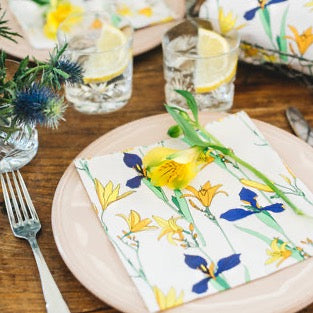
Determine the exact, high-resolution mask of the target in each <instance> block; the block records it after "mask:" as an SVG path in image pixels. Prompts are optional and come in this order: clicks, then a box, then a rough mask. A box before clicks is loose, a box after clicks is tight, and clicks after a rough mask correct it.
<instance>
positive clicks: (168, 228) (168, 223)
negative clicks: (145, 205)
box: [153, 216, 184, 245]
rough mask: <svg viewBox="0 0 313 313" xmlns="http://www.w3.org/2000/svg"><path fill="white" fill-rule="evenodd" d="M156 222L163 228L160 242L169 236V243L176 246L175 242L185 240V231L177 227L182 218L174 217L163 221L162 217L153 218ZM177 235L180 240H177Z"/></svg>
mask: <svg viewBox="0 0 313 313" xmlns="http://www.w3.org/2000/svg"><path fill="white" fill-rule="evenodd" d="M153 218H154V220H155V221H156V222H157V223H158V225H159V226H160V227H161V228H162V231H161V233H160V235H159V237H158V240H160V239H161V238H162V237H163V236H165V235H167V240H168V242H169V243H171V244H173V245H176V242H175V241H174V239H175V240H180V241H181V240H183V239H184V236H183V231H184V229H183V228H182V227H180V226H179V225H177V223H176V222H177V220H178V219H179V218H180V217H176V218H174V217H173V216H172V217H171V218H169V219H168V220H165V219H163V218H162V217H158V216H153ZM175 234H177V235H178V238H175V237H174V236H175Z"/></svg>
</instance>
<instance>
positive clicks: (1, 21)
mask: <svg viewBox="0 0 313 313" xmlns="http://www.w3.org/2000/svg"><path fill="white" fill-rule="evenodd" d="M0 11H1V7H0ZM7 24H8V20H6V19H5V12H3V13H2V14H1V15H0V37H3V38H6V39H8V40H11V41H13V42H16V40H15V39H14V37H22V36H21V35H19V34H18V33H15V32H12V31H11V29H10V28H9V27H8V25H7Z"/></svg>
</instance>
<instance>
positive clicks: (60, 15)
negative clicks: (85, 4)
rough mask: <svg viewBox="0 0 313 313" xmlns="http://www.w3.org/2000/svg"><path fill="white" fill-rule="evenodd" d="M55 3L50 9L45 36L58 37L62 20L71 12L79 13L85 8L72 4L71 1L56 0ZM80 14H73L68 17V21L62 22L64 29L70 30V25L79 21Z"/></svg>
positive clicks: (45, 26) (44, 29) (44, 30)
mask: <svg viewBox="0 0 313 313" xmlns="http://www.w3.org/2000/svg"><path fill="white" fill-rule="evenodd" d="M53 3H54V5H52V6H51V9H50V10H49V11H48V13H47V16H46V23H45V25H44V27H43V32H44V34H45V36H47V37H48V38H49V39H56V34H57V30H58V28H59V26H60V24H61V23H62V22H64V20H65V19H66V18H67V17H68V16H69V15H71V14H79V13H82V12H83V8H82V7H79V6H76V5H73V4H71V3H70V2H69V1H54V2H53ZM79 20H80V18H79V17H78V16H73V17H72V18H69V19H67V21H66V23H65V22H64V23H63V24H62V30H63V31H69V29H70V27H72V26H73V25H74V24H76V23H77V22H79Z"/></svg>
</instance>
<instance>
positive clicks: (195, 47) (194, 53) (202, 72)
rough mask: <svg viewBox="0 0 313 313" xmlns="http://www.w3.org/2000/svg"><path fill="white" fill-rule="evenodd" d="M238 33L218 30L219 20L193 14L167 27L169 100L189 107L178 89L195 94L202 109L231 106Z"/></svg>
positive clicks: (166, 75)
mask: <svg viewBox="0 0 313 313" xmlns="http://www.w3.org/2000/svg"><path fill="white" fill-rule="evenodd" d="M239 43H240V39H239V35H238V32H237V31H235V30H233V31H230V32H228V33H227V34H222V33H221V32H220V31H219V24H218V22H217V21H208V20H205V19H200V18H190V19H188V20H185V21H183V22H181V23H179V24H177V25H175V26H174V27H173V28H171V29H170V30H168V31H167V32H166V33H165V34H164V36H163V40H162V48H163V60H164V62H163V63H164V77H165V98H166V103H167V104H170V105H175V106H178V107H181V108H186V103H185V100H184V98H183V97H182V96H181V95H180V94H178V93H177V92H176V91H175V90H177V89H181V90H187V91H189V92H191V93H192V94H193V96H194V97H195V99H196V101H197V104H198V106H199V109H200V110H212V111H213V110H214V111H225V110H228V109H230V108H231V107H232V104H233V97H234V80H235V76H236V69H237V61H238V50H239Z"/></svg>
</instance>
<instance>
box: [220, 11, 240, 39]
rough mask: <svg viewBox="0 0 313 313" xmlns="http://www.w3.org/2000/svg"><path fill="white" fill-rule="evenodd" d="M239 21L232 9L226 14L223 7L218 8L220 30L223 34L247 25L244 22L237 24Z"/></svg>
mask: <svg viewBox="0 0 313 313" xmlns="http://www.w3.org/2000/svg"><path fill="white" fill-rule="evenodd" d="M236 22H237V18H236V17H235V16H234V15H233V13H232V12H231V11H230V12H228V14H227V15H226V14H225V13H224V10H223V8H219V10H218V23H219V26H220V30H221V33H222V34H227V33H228V32H230V31H231V30H233V29H237V30H238V29H241V28H243V27H245V26H246V24H242V25H239V26H235V25H236Z"/></svg>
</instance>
